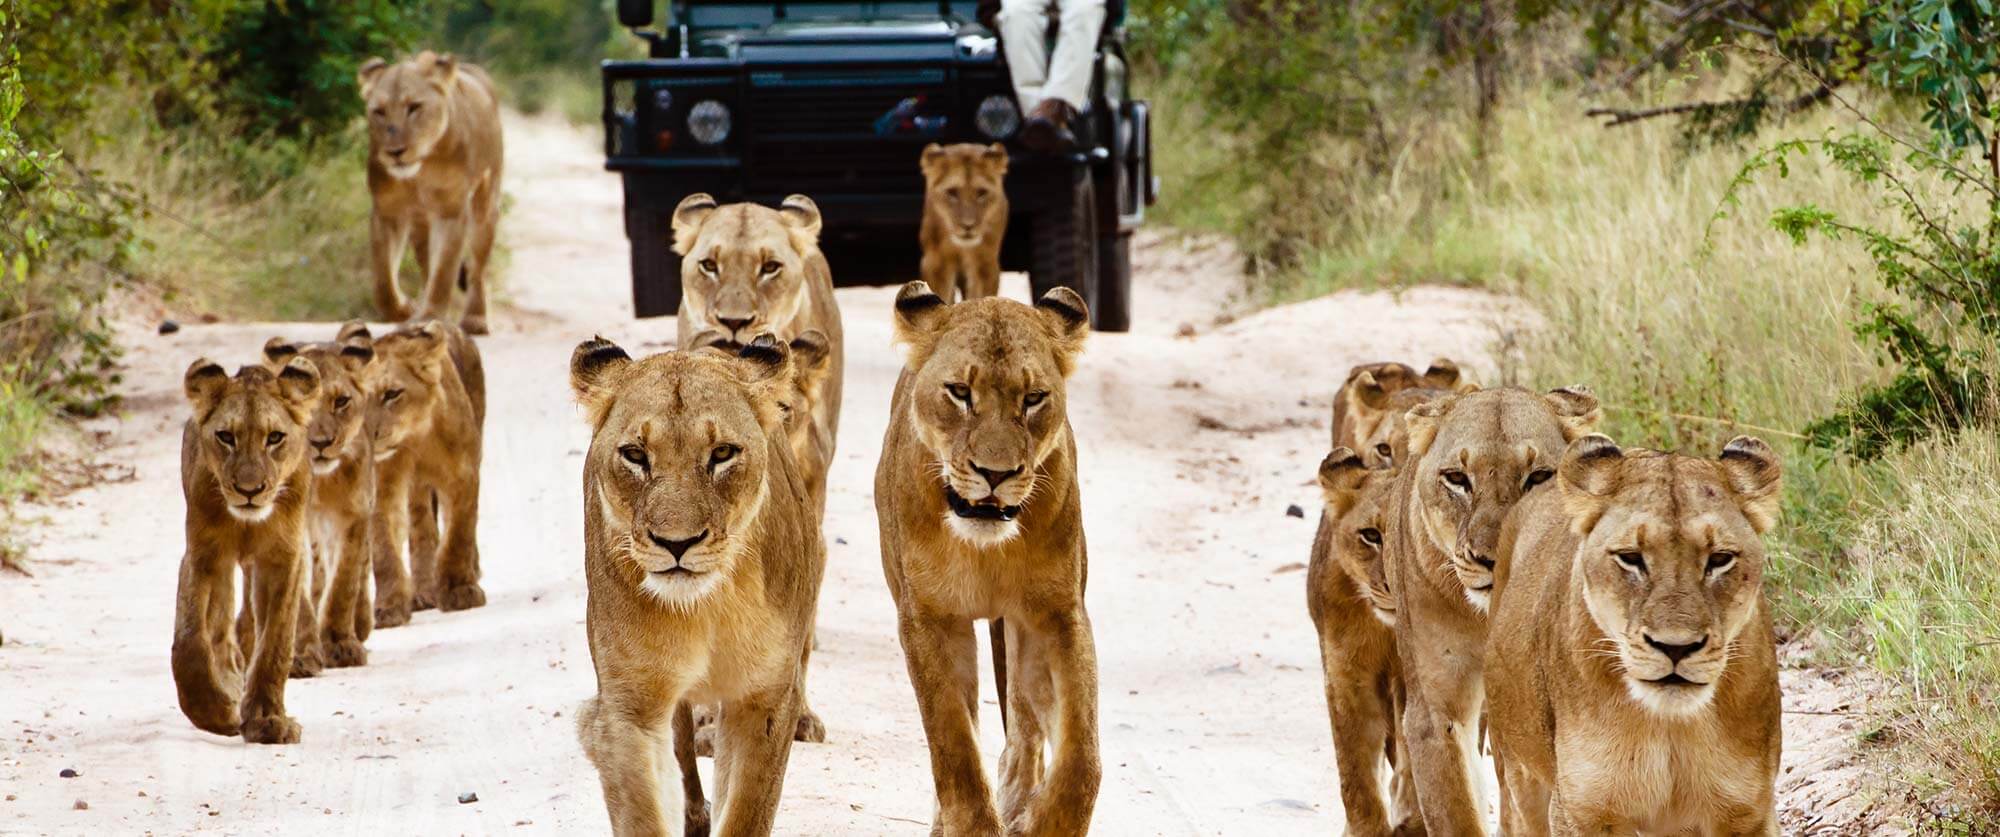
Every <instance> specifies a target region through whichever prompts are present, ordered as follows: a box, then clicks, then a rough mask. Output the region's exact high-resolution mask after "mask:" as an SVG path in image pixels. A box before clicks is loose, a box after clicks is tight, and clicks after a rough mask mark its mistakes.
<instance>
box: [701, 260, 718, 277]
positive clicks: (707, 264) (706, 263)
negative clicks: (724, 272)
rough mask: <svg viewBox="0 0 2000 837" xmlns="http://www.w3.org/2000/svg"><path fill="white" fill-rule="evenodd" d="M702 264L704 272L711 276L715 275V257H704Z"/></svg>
mask: <svg viewBox="0 0 2000 837" xmlns="http://www.w3.org/2000/svg"><path fill="white" fill-rule="evenodd" d="M700 266H701V272H703V273H706V274H709V275H710V276H713V275H715V260H714V259H702V260H701V265H700Z"/></svg>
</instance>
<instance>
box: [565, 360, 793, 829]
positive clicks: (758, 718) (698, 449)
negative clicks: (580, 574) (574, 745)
mask: <svg viewBox="0 0 2000 837" xmlns="http://www.w3.org/2000/svg"><path fill="white" fill-rule="evenodd" d="M570 381H571V384H572V385H573V387H574V388H575V390H576V395H577V400H578V401H579V402H581V403H582V405H583V407H584V411H585V414H586V419H587V421H588V422H589V424H590V428H591V443H590V448H589V451H588V453H587V454H586V456H585V459H584V469H583V479H584V508H583V514H584V558H583V562H584V576H585V582H586V585H587V587H588V590H589V604H588V609H589V610H588V631H589V635H590V656H591V660H592V662H593V663H594V665H595V666H596V670H597V696H596V697H594V698H591V699H590V700H587V701H585V702H584V704H583V708H582V711H581V712H579V713H578V715H577V731H578V735H579V737H580V738H581V740H582V743H583V749H584V752H585V753H586V754H587V755H588V756H589V757H590V760H591V762H592V763H593V764H595V765H596V766H597V770H598V774H599V777H600V778H601V779H602V781H603V785H604V801H605V805H606V807H607V808H609V809H610V815H611V825H612V830H613V832H614V833H617V834H621V835H626V834H662V833H667V834H678V833H681V832H682V830H683V828H684V827H685V828H690V829H692V830H700V829H701V828H703V827H705V826H706V824H707V821H708V817H707V813H706V812H705V811H703V810H702V809H701V803H700V802H699V799H700V780H699V775H698V774H696V773H694V772H693V771H694V753H693V746H692V741H691V730H689V729H688V725H689V724H690V723H691V720H690V719H689V718H688V713H687V712H685V711H677V707H683V706H684V705H685V704H691V703H719V704H720V705H721V708H720V717H719V719H718V720H717V725H718V727H719V729H720V732H719V735H718V741H717V744H716V750H717V760H716V766H717V771H718V777H717V780H716V781H717V785H718V788H717V794H716V798H717V799H718V801H719V802H720V804H721V806H722V810H721V811H719V812H718V817H717V825H718V829H717V830H718V833H722V834H769V833H770V832H771V828H772V823H773V819H774V818H775V816H776V814H777V809H778V796H779V792H780V790H781V789H782V787H783V785H784V778H785V764H786V761H787V759H788V758H789V757H790V754H791V746H792V741H791V736H790V735H787V734H783V733H780V732H774V731H778V730H785V731H789V730H792V729H793V728H794V727H795V726H796V724H797V722H798V714H799V711H800V708H801V706H802V705H803V699H802V693H801V691H800V675H801V674H802V667H801V665H800V661H801V659H802V655H803V654H804V653H805V647H806V644H807V642H808V640H809V637H810V635H811V630H812V624H813V616H814V613H815V610H816V608H817V603H818V598H819V585H820V577H821V574H822V573H823V572H824V570H825V565H826V547H825V543H824V541H823V540H822V539H821V536H820V532H819V523H818V521H817V520H816V519H814V517H813V515H812V509H811V506H810V503H809V498H808V496H807V493H806V486H805V481H804V480H802V479H801V478H800V477H799V473H798V469H797V468H796V467H795V466H794V465H793V463H792V455H791V447H790V445H789V444H788V442H787V441H786V437H785V408H784V404H785V402H786V400H787V399H788V398H790V397H791V393H792V389H793V386H794V384H793V381H792V369H791V352H790V349H789V347H788V346H786V345H785V344H784V343H782V342H779V341H776V340H772V339H770V338H768V337H764V338H760V339H759V340H757V341H755V342H753V343H752V344H751V345H750V346H749V347H747V348H745V349H743V351H742V358H741V359H731V358H724V357H718V356H716V355H715V354H714V353H711V352H689V351H675V352H667V353H665V354H659V355H654V356H652V357H650V358H647V359H645V360H639V361H635V360H632V359H631V357H630V356H628V355H627V354H626V353H625V351H624V350H623V349H620V348H618V347H617V346H616V345H613V344H612V343H610V342H608V341H605V340H603V339H601V338H600V339H595V340H591V341H589V342H586V343H584V344H582V345H580V346H578V347H577V349H576V352H575V353H574V355H573V356H572V358H571V361H570ZM670 729H671V730H672V732H674V733H675V735H674V748H673V752H668V750H667V747H668V743H667V742H668V732H669V730H670ZM677 784H678V785H681V788H675V785H677ZM677 791H681V792H677ZM690 800H693V804H689V802H690Z"/></svg>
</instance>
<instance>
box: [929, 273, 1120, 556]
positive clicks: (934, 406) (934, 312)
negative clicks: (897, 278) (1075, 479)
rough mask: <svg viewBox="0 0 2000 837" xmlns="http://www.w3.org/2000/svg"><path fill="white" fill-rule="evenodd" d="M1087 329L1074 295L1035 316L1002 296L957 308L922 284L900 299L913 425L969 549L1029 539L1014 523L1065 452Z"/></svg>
mask: <svg viewBox="0 0 2000 837" xmlns="http://www.w3.org/2000/svg"><path fill="white" fill-rule="evenodd" d="M1089 331H1090V326H1089V312H1088V310H1087V309H1086V308H1085V307H1084V304H1083V299H1082V298H1081V297H1078V296H1077V295H1076V294H1075V293H1074V292H1072V291H1070V290H1069V289H1067V288H1057V289H1055V290H1052V291H1049V292H1048V294H1046V295H1044V296H1043V297H1042V298H1041V299H1040V300H1039V301H1037V302H1036V303H1035V305H1034V306H1033V307H1029V306H1026V305H1022V304H1021V303H1018V302H1015V301H1013V300H1008V299H1001V298H998V297H989V298H986V299H976V300H972V301H969V302H962V303H959V304H957V305H951V304H948V303H946V302H945V301H944V300H943V299H941V298H939V297H938V295H937V294H936V293H933V292H932V291H931V288H930V286H929V285H927V284H925V283H923V282H911V283H910V284H908V285H904V286H903V290H902V292H901V293H898V294H897V295H896V337H897V340H898V341H899V342H902V343H905V344H907V345H908V346H909V354H908V356H907V357H906V358H905V360H904V366H903V368H904V373H905V375H907V376H908V379H907V381H906V383H907V385H908V386H909V387H910V389H909V392H910V393H911V395H912V398H911V408H910V409H911V412H912V415H910V416H909V417H908V419H907V420H909V421H911V422H912V423H913V424H914V426H915V428H916V431H917V433H916V435H917V438H918V440H919V441H921V442H922V443H923V445H924V447H925V448H926V449H927V450H929V451H930V453H931V455H932V456H934V457H936V461H937V473H938V478H939V479H940V481H942V482H943V488H944V495H945V503H946V508H944V509H941V510H940V512H941V513H942V514H944V516H945V518H944V519H945V523H946V525H947V526H948V527H949V528H950V529H951V531H952V533H953V534H955V535H957V536H958V537H959V538H960V539H962V540H964V541H966V542H967V543H971V544H974V545H976V546H991V545H995V544H1000V543H1005V542H1007V541H1009V540H1012V539H1013V538H1014V537H1016V536H1017V535H1019V534H1020V525H1019V523H1018V522H1017V521H1016V520H1015V518H1016V517H1018V516H1020V514H1021V510H1022V508H1023V507H1024V506H1026V505H1027V504H1028V502H1029V501H1030V500H1032V499H1033V497H1034V493H1035V488H1036V483H1037V481H1038V479H1039V476H1038V474H1039V473H1040V469H1041V465H1042V462H1043V460H1045V459H1047V458H1048V456H1049V454H1050V453H1052V452H1054V451H1055V450H1056V449H1057V448H1058V447H1059V446H1060V445H1061V444H1062V443H1063V439H1064V433H1065V432H1066V431H1067V423H1066V420H1065V416H1066V415H1067V408H1066V405H1065V404H1064V399H1065V393H1064V381H1065V379H1067V378H1068V376H1069V373H1070V370H1071V369H1072V368H1074V365H1075V360H1076V355H1077V354H1078V353H1079V352H1080V351H1082V348H1083V338H1084V337H1085V336H1086V335H1087V334H1088V333H1089ZM892 420H896V419H893V418H892Z"/></svg>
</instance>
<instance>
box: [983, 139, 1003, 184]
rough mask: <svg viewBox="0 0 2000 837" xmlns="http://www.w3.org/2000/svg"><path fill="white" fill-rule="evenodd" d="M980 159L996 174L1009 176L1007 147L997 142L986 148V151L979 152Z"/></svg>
mask: <svg viewBox="0 0 2000 837" xmlns="http://www.w3.org/2000/svg"><path fill="white" fill-rule="evenodd" d="M979 159H980V160H982V161H984V162H985V163H986V168H987V169H988V170H989V171H992V172H993V173H994V174H998V175H1003V176H1004V175H1005V174H1007V146H1004V145H1001V144H1000V143H997V142H996V143H993V144H992V145H989V146H986V149H985V150H984V151H981V152H979Z"/></svg>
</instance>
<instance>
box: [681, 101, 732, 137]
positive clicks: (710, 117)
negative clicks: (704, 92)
mask: <svg viewBox="0 0 2000 837" xmlns="http://www.w3.org/2000/svg"><path fill="white" fill-rule="evenodd" d="M688 135H689V136H692V137H694V141H695V142H698V143H701V144H702V145H717V144H719V143H721V142H722V141H723V140H726V139H729V107H728V106H727V105H724V104H723V103H721V102H718V101H716V100H714V99H704V100H702V101H700V102H697V103H695V106H694V107H692V108H690V109H688Z"/></svg>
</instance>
